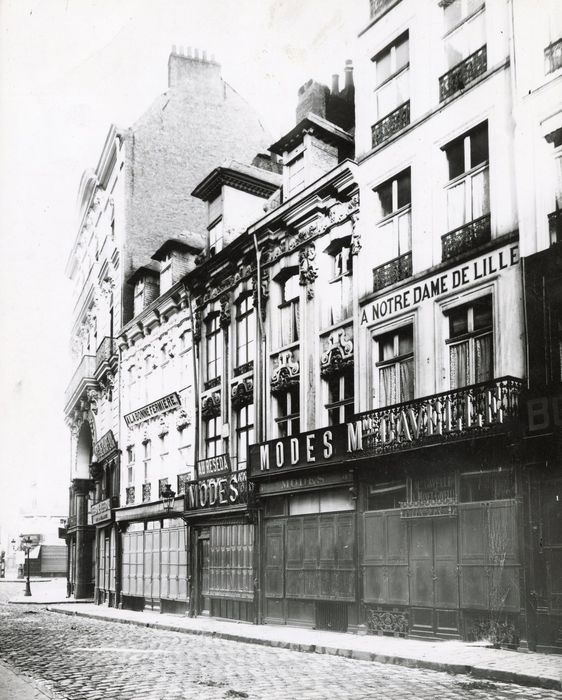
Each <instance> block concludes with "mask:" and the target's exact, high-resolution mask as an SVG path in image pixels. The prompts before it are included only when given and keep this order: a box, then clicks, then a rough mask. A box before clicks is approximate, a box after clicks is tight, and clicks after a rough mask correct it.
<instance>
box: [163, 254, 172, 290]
mask: <svg viewBox="0 0 562 700" xmlns="http://www.w3.org/2000/svg"><path fill="white" fill-rule="evenodd" d="M171 286H172V253H171V252H169V253H166V255H165V256H164V259H163V260H162V264H161V267H160V289H169V288H170V287H171Z"/></svg>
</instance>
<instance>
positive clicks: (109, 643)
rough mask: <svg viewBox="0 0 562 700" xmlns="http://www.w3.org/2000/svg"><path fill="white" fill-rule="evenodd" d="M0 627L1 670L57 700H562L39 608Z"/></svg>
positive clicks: (15, 612)
mask: <svg viewBox="0 0 562 700" xmlns="http://www.w3.org/2000/svg"><path fill="white" fill-rule="evenodd" d="M13 586H16V587H17V589H18V590H19V588H21V584H13ZM9 589H12V590H11V591H10V592H11V594H13V592H14V590H13V587H12V585H8V584H4V586H2V589H1V593H2V596H3V597H5V595H6V594H8V593H9ZM0 618H1V622H0V661H2V662H5V663H7V664H8V665H9V666H11V667H12V668H13V669H14V670H16V671H17V672H18V673H30V672H31V673H32V674H33V679H34V680H35V681H39V682H40V683H39V687H42V688H43V689H44V690H46V692H47V693H48V694H49V695H51V696H52V697H55V698H68V699H69V700H82V699H84V700H85V699H88V700H94V699H96V698H108V699H111V700H124V699H125V698H129V699H133V698H134V699H137V698H138V699H141V698H142V699H143V700H144V699H147V700H152V699H154V700H156V699H159V698H166V700H179V699H180V698H193V699H195V698H197V700H215V699H217V700H218V699H219V698H221V699H222V698H251V699H256V700H257V699H261V698H268V699H271V700H275V699H277V698H278V699H279V700H281V699H283V700H288V699H292V698H295V699H296V698H306V699H309V698H310V699H313V698H314V699H319V698H325V699H326V700H328V699H330V700H332V699H335V698H341V699H344V698H345V699H348V698H349V699H351V698H353V699H354V700H358V699H360V698H375V697H385V696H386V697H392V698H396V699H398V698H434V697H438V698H451V699H452V698H455V699H456V698H466V699H468V698H470V699H471V700H478V699H479V698H506V699H507V698H533V699H535V700H542V699H544V700H546V699H547V698H549V699H555V698H559V699H562V693H557V692H556V691H552V690H541V689H536V688H525V687H521V686H516V685H511V684H503V683H498V682H491V681H482V680H475V679H471V678H469V677H467V676H451V675H448V674H445V673H439V672H436V671H429V670H417V669H408V668H404V667H399V666H390V665H381V664H377V663H371V662H363V661H356V660H350V659H345V658H341V657H332V656H327V655H317V654H305V653H298V652H293V651H289V650H285V649H272V648H268V647H262V646H256V645H249V644H244V643H238V642H231V641H226V640H221V639H213V638H210V637H202V636H193V635H189V634H182V633H177V632H166V631H159V630H154V629H143V628H140V627H134V626H129V625H122V624H115V623H111V622H102V621H95V620H90V619H84V618H80V617H69V616H66V615H59V614H56V613H51V612H47V611H46V610H45V609H43V608H41V607H37V606H35V607H31V606H9V605H7V604H4V603H0ZM295 634H298V631H295ZM1 687H2V686H1V684H0V688H1ZM36 687H37V686H36ZM33 697H35V696H33ZM3 700H11V698H10V699H9V698H8V697H6V698H3Z"/></svg>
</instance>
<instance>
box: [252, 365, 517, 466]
mask: <svg viewBox="0 0 562 700" xmlns="http://www.w3.org/2000/svg"><path fill="white" fill-rule="evenodd" d="M520 392H521V380H519V379H516V378H513V377H503V378H501V379H496V380H493V381H491V382H486V383H483V384H479V385H475V386H472V387H465V388H463V389H458V390H454V391H450V392H445V393H443V394H436V395H434V396H430V397H427V398H424V399H418V400H416V401H410V402H408V403H407V404H397V405H395V406H390V407H387V408H381V409H375V410H373V411H367V412H366V413H364V414H360V415H359V416H358V418H357V419H356V420H354V421H352V422H350V423H346V424H343V425H336V426H331V427H329V428H323V429H320V430H313V431H310V432H307V433H301V434H300V435H295V436H293V437H285V438H280V439H278V440H270V441H269V442H266V443H262V444H257V445H252V446H250V475H251V477H252V478H256V477H262V476H271V475H272V474H275V473H276V472H277V473H278V472H279V471H280V470H283V471H293V470H298V469H303V468H311V467H317V466H322V465H323V464H328V463H343V462H346V461H352V460H356V459H362V458H364V457H368V456H371V455H382V454H388V453H392V452H397V451H400V450H407V449H413V448H414V447H422V446H424V445H434V444H440V443H443V442H451V441H454V440H460V439H467V438H470V437H473V436H478V435H490V434H493V433H494V432H500V431H501V430H502V429H505V424H506V423H507V422H509V421H512V420H513V421H514V422H515V421H517V420H518V411H519V404H518V398H519V394H520Z"/></svg>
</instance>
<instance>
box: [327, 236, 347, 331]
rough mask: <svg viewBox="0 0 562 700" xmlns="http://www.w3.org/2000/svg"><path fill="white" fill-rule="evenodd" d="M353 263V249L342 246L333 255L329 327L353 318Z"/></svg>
mask: <svg viewBox="0 0 562 700" xmlns="http://www.w3.org/2000/svg"><path fill="white" fill-rule="evenodd" d="M352 261H353V256H352V255H351V249H350V247H349V246H347V245H341V247H339V249H338V250H337V251H335V252H334V253H333V254H332V255H331V264H332V275H331V279H330V286H329V290H328V291H329V295H330V296H329V306H328V309H329V318H328V319H327V325H330V326H332V325H334V324H335V323H339V322H340V321H343V320H345V319H346V318H349V317H350V316H351V311H352V299H353V296H352V295H353V291H352V286H351V282H352V271H353V267H352Z"/></svg>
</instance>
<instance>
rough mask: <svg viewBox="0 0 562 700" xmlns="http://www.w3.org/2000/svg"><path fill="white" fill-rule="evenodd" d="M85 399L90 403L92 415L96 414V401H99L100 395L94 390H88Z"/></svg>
mask: <svg viewBox="0 0 562 700" xmlns="http://www.w3.org/2000/svg"><path fill="white" fill-rule="evenodd" d="M86 397H87V399H88V401H89V403H90V410H91V412H92V413H94V414H97V412H98V401H99V399H100V394H99V392H98V391H96V390H95V389H88V393H87V394H86Z"/></svg>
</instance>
